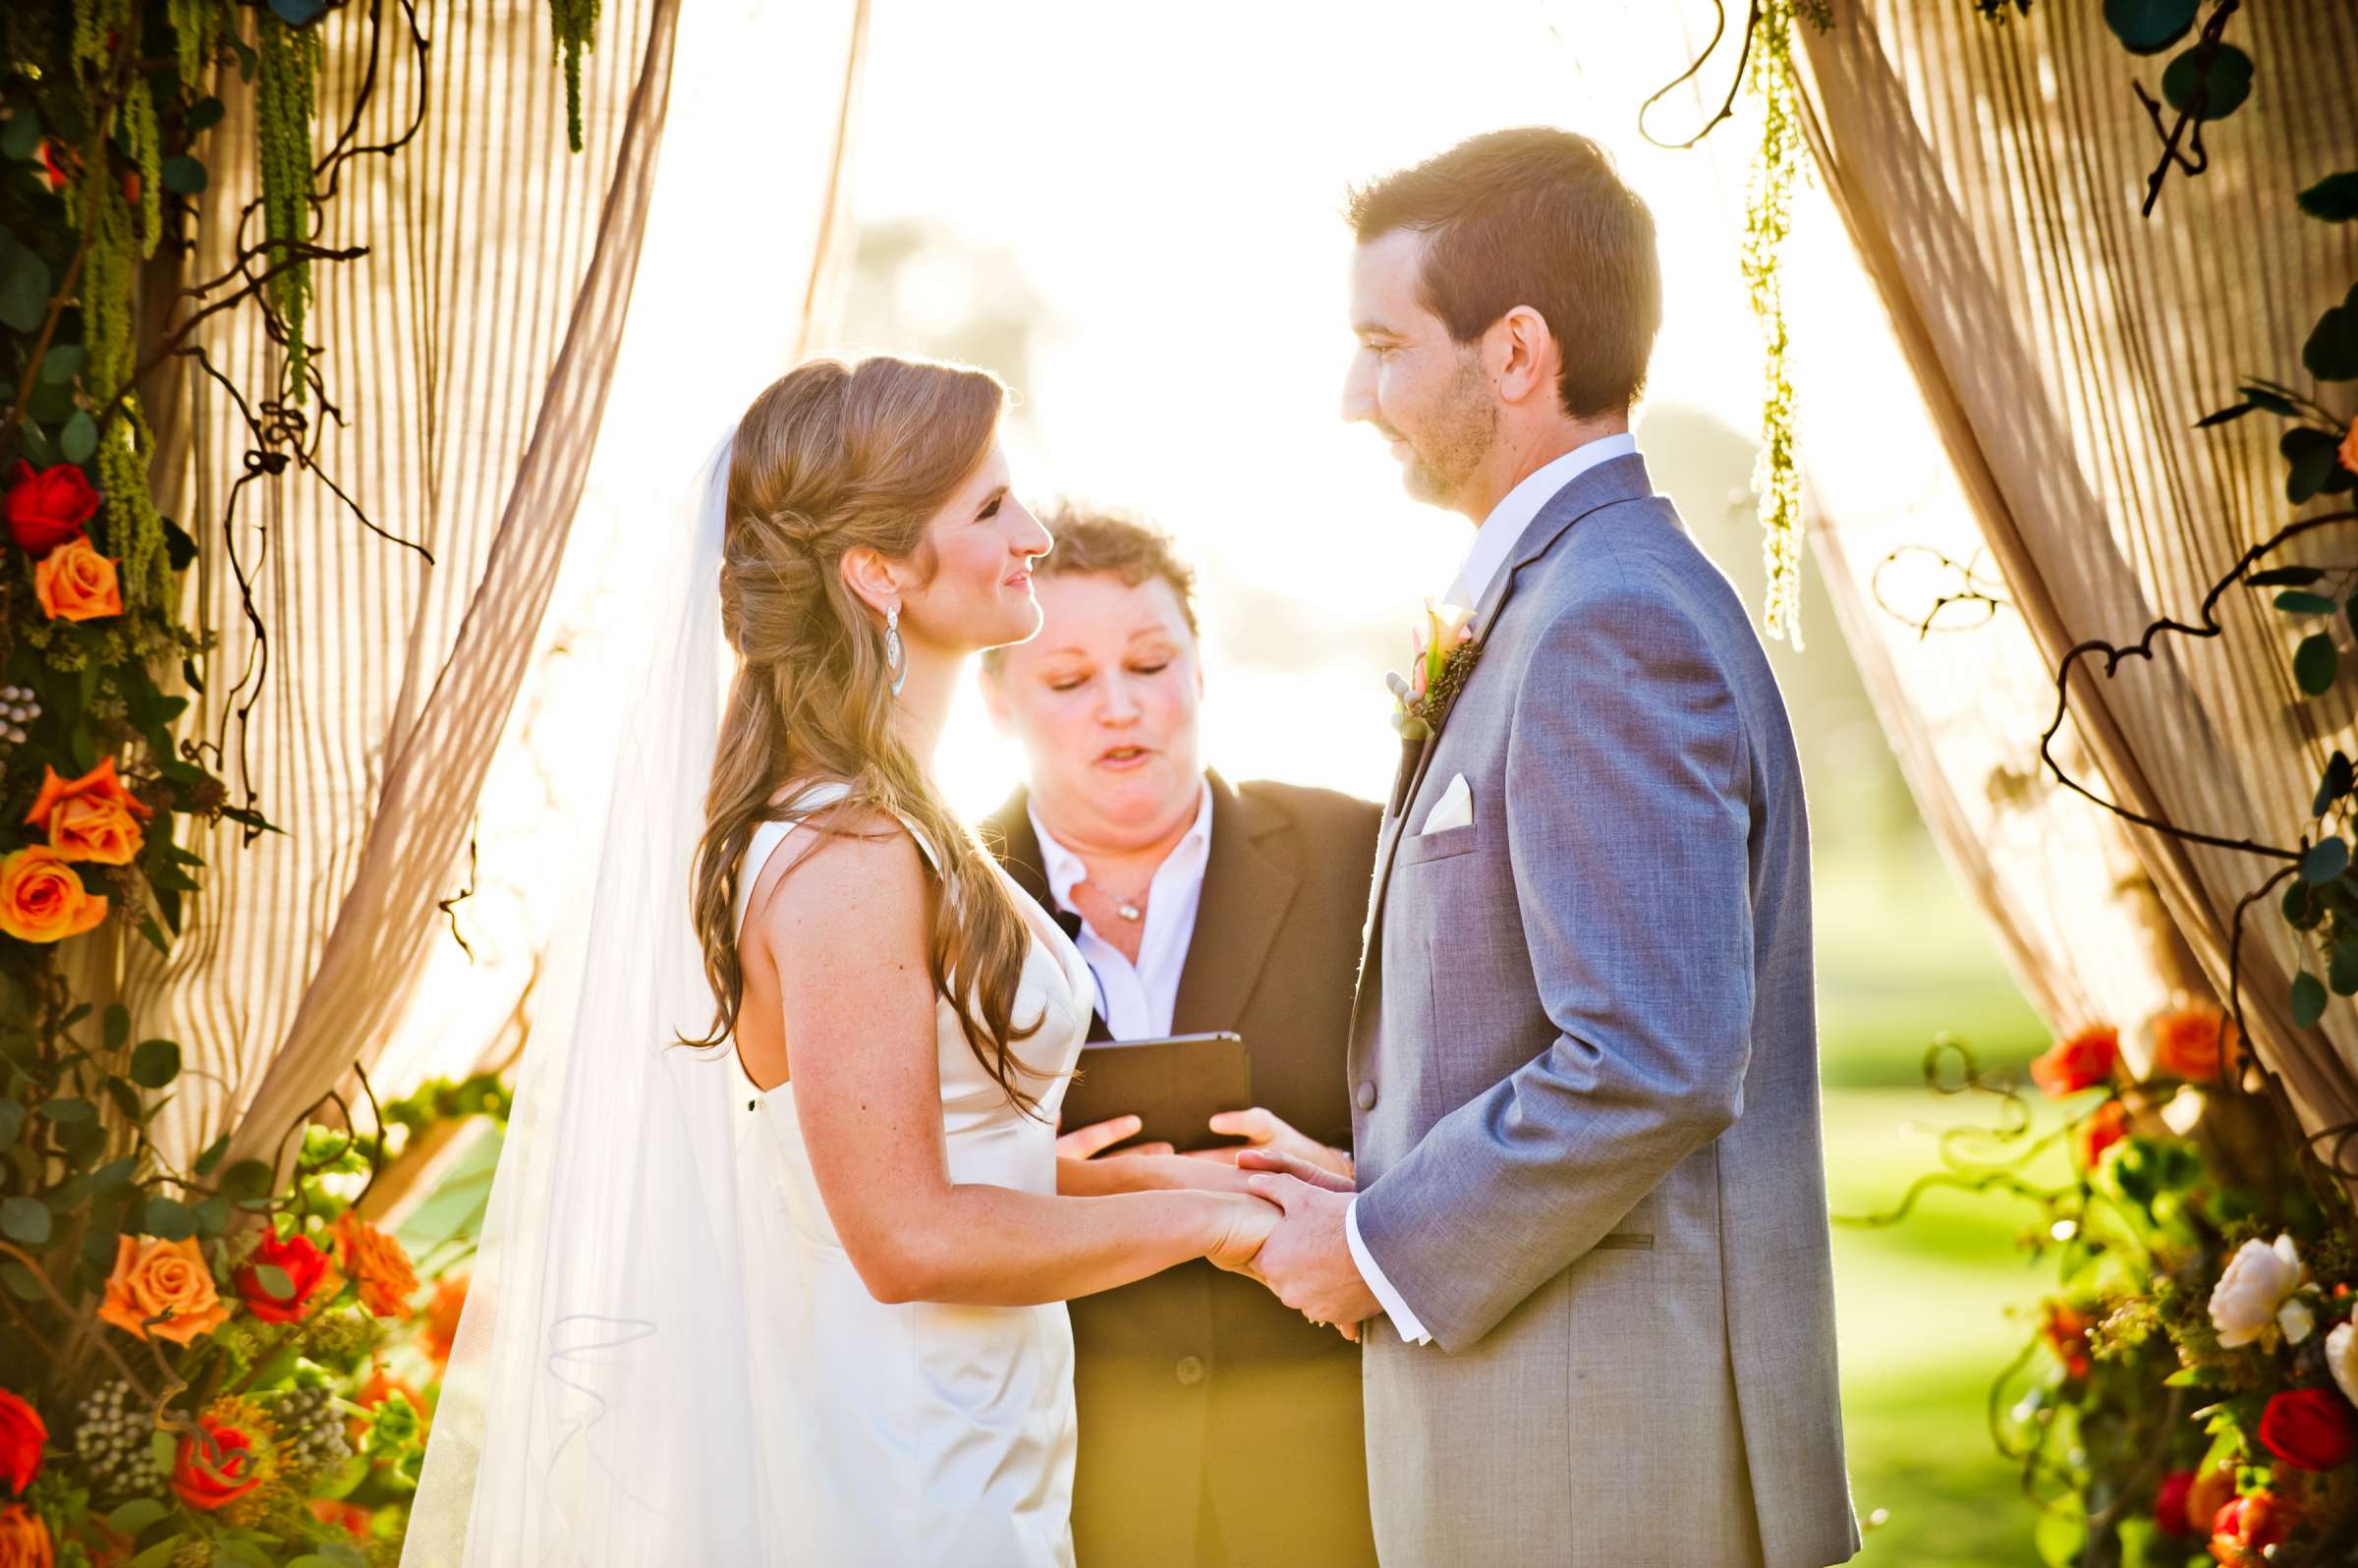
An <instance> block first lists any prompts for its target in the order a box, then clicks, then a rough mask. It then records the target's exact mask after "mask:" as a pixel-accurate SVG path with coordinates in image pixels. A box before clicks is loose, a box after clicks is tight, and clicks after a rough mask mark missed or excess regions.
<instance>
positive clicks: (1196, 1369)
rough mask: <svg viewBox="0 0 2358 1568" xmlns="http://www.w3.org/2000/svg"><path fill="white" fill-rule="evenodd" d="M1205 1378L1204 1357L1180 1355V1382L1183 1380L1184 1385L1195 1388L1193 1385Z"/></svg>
mask: <svg viewBox="0 0 2358 1568" xmlns="http://www.w3.org/2000/svg"><path fill="white" fill-rule="evenodd" d="M1203 1380H1204V1361H1203V1358H1202V1357H1200V1356H1182V1357H1180V1358H1179V1381H1180V1382H1181V1383H1182V1384H1183V1385H1185V1386H1186V1387H1189V1388H1193V1387H1195V1386H1196V1384H1198V1383H1200V1382H1202V1381H1203Z"/></svg>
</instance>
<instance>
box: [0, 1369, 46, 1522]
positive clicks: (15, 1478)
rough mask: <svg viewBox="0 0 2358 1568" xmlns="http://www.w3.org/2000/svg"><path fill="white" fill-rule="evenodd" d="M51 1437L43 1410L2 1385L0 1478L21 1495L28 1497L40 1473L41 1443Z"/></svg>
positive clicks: (0, 1400)
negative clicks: (35, 1477) (34, 1479)
mask: <svg viewBox="0 0 2358 1568" xmlns="http://www.w3.org/2000/svg"><path fill="white" fill-rule="evenodd" d="M48 1440H49V1428H46V1427H44V1426H42V1425H41V1416H40V1412H39V1411H36V1410H34V1409H33V1408H32V1407H31V1406H30V1405H28V1404H27V1403H25V1401H24V1400H22V1399H19V1398H18V1397H17V1396H16V1395H14V1394H12V1393H10V1392H9V1391H8V1390H7V1389H5V1388H0V1481H5V1482H7V1483H8V1489H9V1490H11V1491H13V1492H15V1493H16V1494H17V1495H18V1496H20V1497H22V1496H24V1495H25V1488H26V1487H28V1486H29V1485H31V1484H32V1478H33V1477H34V1476H36V1475H38V1474H40V1469H41V1444H43V1443H45V1442H47V1441H48Z"/></svg>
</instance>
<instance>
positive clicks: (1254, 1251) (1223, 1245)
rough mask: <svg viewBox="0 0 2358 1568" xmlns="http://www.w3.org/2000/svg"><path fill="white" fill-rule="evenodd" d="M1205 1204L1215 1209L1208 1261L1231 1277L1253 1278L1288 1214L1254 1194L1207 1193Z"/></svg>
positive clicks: (1206, 1253)
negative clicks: (1256, 1263)
mask: <svg viewBox="0 0 2358 1568" xmlns="http://www.w3.org/2000/svg"><path fill="white" fill-rule="evenodd" d="M1205 1201H1206V1202H1207V1203H1208V1204H1212V1205H1213V1207H1212V1215H1213V1220H1212V1232H1211V1234H1212V1238H1213V1240H1212V1244H1211V1245H1210V1246H1209V1247H1208V1248H1207V1249H1206V1250H1205V1253H1204V1256H1205V1258H1206V1260H1208V1261H1210V1262H1213V1263H1216V1264H1218V1265H1219V1266H1220V1267H1222V1268H1225V1269H1227V1270H1228V1271H1229V1272H1231V1273H1237V1274H1248V1275H1249V1274H1252V1272H1253V1260H1254V1259H1255V1258H1257V1257H1259V1256H1260V1254H1261V1245H1262V1243H1263V1242H1265V1241H1267V1240H1268V1239H1269V1233H1270V1232H1271V1231H1273V1230H1275V1229H1276V1228H1277V1222H1278V1221H1279V1220H1280V1219H1283V1218H1284V1217H1285V1210H1283V1209H1282V1208H1279V1207H1278V1206H1277V1205H1276V1204H1272V1203H1269V1202H1268V1201H1267V1200H1265V1199H1261V1198H1255V1197H1253V1196H1252V1195H1251V1194H1240V1193H1207V1194H1206V1195H1205Z"/></svg>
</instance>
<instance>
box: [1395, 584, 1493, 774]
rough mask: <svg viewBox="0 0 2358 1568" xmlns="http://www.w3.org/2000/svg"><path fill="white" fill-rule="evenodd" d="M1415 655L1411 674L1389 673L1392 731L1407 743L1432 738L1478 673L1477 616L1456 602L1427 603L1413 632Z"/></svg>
mask: <svg viewBox="0 0 2358 1568" xmlns="http://www.w3.org/2000/svg"><path fill="white" fill-rule="evenodd" d="M1410 641H1411V644H1412V645H1413V646H1414V648H1415V657H1414V659H1413V660H1412V661H1411V662H1410V664H1409V670H1408V674H1407V675H1405V676H1402V675H1398V674H1387V675H1386V676H1384V680H1385V682H1386V683H1388V684H1389V685H1390V687H1391V689H1392V702H1393V710H1392V728H1393V729H1395V730H1398V731H1399V732H1400V738H1401V739H1402V740H1404V741H1422V740H1427V739H1430V738H1431V737H1432V735H1433V734H1434V733H1435V732H1436V731H1438V730H1439V729H1440V727H1441V717H1442V715H1443V714H1445V713H1447V712H1448V711H1449V704H1450V702H1451V701H1452V700H1455V699H1456V697H1457V694H1458V691H1459V689H1460V688H1462V687H1463V686H1464V685H1465V684H1466V677H1467V676H1469V675H1471V674H1473V673H1474V661H1475V660H1476V659H1478V658H1480V657H1481V656H1482V644H1480V643H1479V642H1477V641H1475V638H1474V612H1473V611H1472V610H1461V609H1459V608H1458V607H1457V606H1456V605H1453V604H1437V605H1436V604H1435V603H1433V602H1432V600H1431V599H1427V600H1426V601H1425V615H1424V618H1423V619H1422V620H1421V621H1419V622H1418V624H1417V627H1416V630H1415V632H1414V633H1413V634H1411V639H1410Z"/></svg>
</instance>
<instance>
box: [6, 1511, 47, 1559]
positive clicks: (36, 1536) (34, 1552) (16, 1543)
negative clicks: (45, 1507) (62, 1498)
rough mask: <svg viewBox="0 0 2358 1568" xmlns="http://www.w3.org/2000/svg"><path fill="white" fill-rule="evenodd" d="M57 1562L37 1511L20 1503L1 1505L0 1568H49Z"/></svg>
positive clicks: (45, 1527)
mask: <svg viewBox="0 0 2358 1568" xmlns="http://www.w3.org/2000/svg"><path fill="white" fill-rule="evenodd" d="M56 1561H57V1553H56V1551H55V1549H54V1548H52V1547H51V1545H50V1544H49V1527H48V1526H47V1525H44V1524H42V1523H41V1516H40V1515H39V1514H36V1513H34V1512H33V1511H32V1510H31V1509H29V1508H28V1507H26V1506H25V1505H24V1504H22V1503H10V1504H9V1505H8V1506H7V1507H6V1508H0V1568H51V1565H52V1564H54V1563H55V1562H56Z"/></svg>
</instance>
